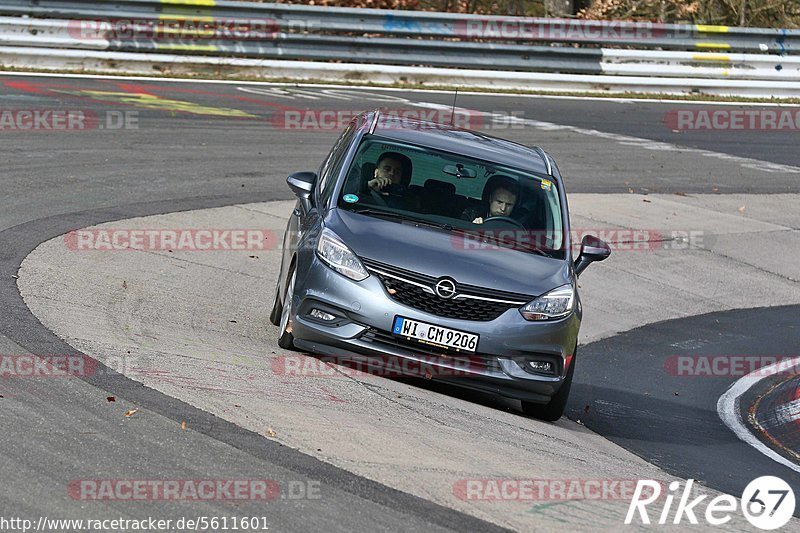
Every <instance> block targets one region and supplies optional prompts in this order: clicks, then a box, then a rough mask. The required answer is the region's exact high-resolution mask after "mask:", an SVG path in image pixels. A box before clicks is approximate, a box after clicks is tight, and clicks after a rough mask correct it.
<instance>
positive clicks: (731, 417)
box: [717, 357, 800, 472]
mask: <svg viewBox="0 0 800 533" xmlns="http://www.w3.org/2000/svg"><path fill="white" fill-rule="evenodd" d="M798 365H800V357H795V358H793V359H790V360H789V361H779V362H778V363H775V364H773V365H769V366H767V367H763V368H759V369H757V370H754V371H753V372H750V373H749V374H747V375H746V376H744V377H743V378H741V379H739V380H737V381H736V382H735V383H734V384H733V385H731V386H730V388H729V389H728V390H727V391H725V394H723V395H722V396H720V398H719V401H717V413H718V414H719V417H720V418H721V419H722V422H724V423H725V425H726V426H728V428H729V429H730V430H731V431H733V432H734V433H735V434H736V436H737V437H739V439H741V440H742V441H744V442H746V443H747V444H749V445H750V446H752V447H753V448H755V449H756V450H758V451H759V452H761V453H763V454H764V455H766V456H767V457H769V458H770V459H772V460H773V461H775V462H777V463H780V464H782V465H783V466H785V467H787V468H791V469H792V470H794V471H795V472H800V465H796V464H795V463H793V462H791V461H790V460H788V459H787V458H785V457H783V456H782V455H780V454H778V453H777V452H775V451H774V450H772V449H771V448H770V447H768V446H767V445H766V444H764V443H763V442H761V441H760V440H758V438H757V437H756V436H755V435H753V433H752V432H751V431H750V430H749V429H747V426H746V425H745V423H744V421H743V420H742V417H741V415H740V409H739V407H740V405H739V401H740V399H741V397H742V395H743V394H744V393H745V392H747V391H748V390H749V389H750V387H752V386H753V385H755V384H756V383H758V382H759V381H761V380H762V379H764V378H766V377H769V376H771V375H773V374H776V373H778V372H785V371H787V370H788V369H790V368H793V367H795V366H798Z"/></svg>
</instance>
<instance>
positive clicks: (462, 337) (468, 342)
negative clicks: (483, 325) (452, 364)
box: [392, 316, 480, 352]
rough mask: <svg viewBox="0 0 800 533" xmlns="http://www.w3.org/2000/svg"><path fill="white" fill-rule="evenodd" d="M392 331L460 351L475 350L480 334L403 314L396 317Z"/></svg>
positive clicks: (407, 337) (419, 340)
mask: <svg viewBox="0 0 800 533" xmlns="http://www.w3.org/2000/svg"><path fill="white" fill-rule="evenodd" d="M392 333H394V334H395V335H400V336H401V337H405V338H406V339H411V340H415V341H418V342H421V343H424V344H432V345H434V346H443V347H446V348H451V349H453V350H457V351H459V352H475V350H477V349H478V339H479V338H480V336H479V335H475V334H474V333H466V332H464V331H458V330H456V329H450V328H443V327H441V326H435V325H433V324H428V323H426V322H420V321H418V320H411V319H410V318H405V317H402V316H396V317H394V325H393V326H392Z"/></svg>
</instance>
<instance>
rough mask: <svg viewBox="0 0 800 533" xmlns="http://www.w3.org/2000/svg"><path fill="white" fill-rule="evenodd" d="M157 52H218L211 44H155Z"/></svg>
mask: <svg viewBox="0 0 800 533" xmlns="http://www.w3.org/2000/svg"><path fill="white" fill-rule="evenodd" d="M155 45H156V48H157V49H159V50H187V51H191V52H216V51H218V50H219V48H217V47H216V46H214V45H213V44H181V43H155Z"/></svg>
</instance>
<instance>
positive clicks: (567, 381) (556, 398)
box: [522, 350, 577, 422]
mask: <svg viewBox="0 0 800 533" xmlns="http://www.w3.org/2000/svg"><path fill="white" fill-rule="evenodd" d="M576 352H577V350H576ZM575 359H576V357H575V355H573V356H572V363H571V364H570V365H569V369H568V370H567V376H566V377H565V378H564V383H562V384H561V388H560V389H558V392H557V393H555V394H554V395H553V396H552V397H551V398H550V401H549V402H548V403H533V402H522V412H523V413H525V414H526V415H528V416H532V417H534V418H538V419H539V420H545V421H547V422H555V421H556V420H558V419H559V418H561V416H562V415H563V414H564V409H566V408H567V400H568V399H569V390H570V389H571V388H572V376H573V375H574V374H575Z"/></svg>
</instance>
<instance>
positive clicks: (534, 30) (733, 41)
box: [0, 0, 800, 55]
mask: <svg viewBox="0 0 800 533" xmlns="http://www.w3.org/2000/svg"><path fill="white" fill-rule="evenodd" d="M0 15H18V16H19V15H28V16H33V17H48V18H62V19H86V20H97V19H128V20H153V21H164V20H170V19H182V18H186V17H188V18H195V19H198V20H200V19H204V18H205V19H208V18H209V17H210V18H213V19H225V20H233V19H250V20H268V21H270V22H271V23H273V24H275V26H276V28H277V29H278V30H279V31H281V32H294V31H297V32H311V33H327V34H335V33H350V34H375V35H383V36H401V37H419V38H428V39H439V40H441V39H461V40H472V41H474V40H477V39H482V40H485V41H506V42H513V43H521V42H527V43H534V42H538V43H549V44H554V43H562V44H582V45H601V46H606V47H623V46H624V47H636V48H640V49H643V48H644V49H654V48H657V49H668V50H698V51H731V52H737V51H738V52H759V53H775V54H780V55H788V54H793V53H798V52H800V30H787V29H767V28H738V27H728V26H712V25H701V24H693V25H682V24H655V23H647V22H619V21H585V20H574V19H541V18H526V17H501V16H482V15H467V14H456V13H436V12H427V11H390V10H382V9H353V8H333V7H317V6H304V5H294V4H266V3H265V4H259V3H252V2H235V1H225V0H185V1H183V2H182V1H181V0H121V1H116V2H113V3H111V2H108V3H102V4H100V3H98V2H93V1H91V0H3V2H2V5H0Z"/></svg>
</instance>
